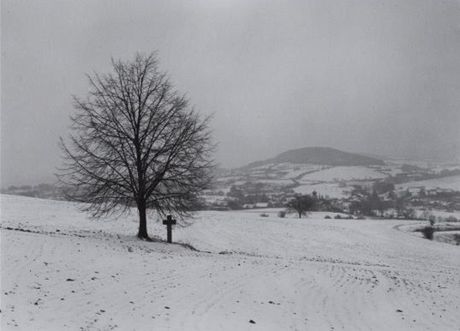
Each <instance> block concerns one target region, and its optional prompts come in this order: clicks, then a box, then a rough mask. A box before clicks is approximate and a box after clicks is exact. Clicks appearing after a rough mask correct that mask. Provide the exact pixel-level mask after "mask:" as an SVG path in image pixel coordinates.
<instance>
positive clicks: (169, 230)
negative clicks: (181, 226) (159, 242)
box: [163, 215, 176, 243]
mask: <svg viewBox="0 0 460 331" xmlns="http://www.w3.org/2000/svg"><path fill="white" fill-rule="evenodd" d="M163 224H164V225H166V231H167V236H168V243H172V226H173V225H174V224H176V220H174V219H173V218H172V216H171V215H168V216H166V219H165V220H163Z"/></svg>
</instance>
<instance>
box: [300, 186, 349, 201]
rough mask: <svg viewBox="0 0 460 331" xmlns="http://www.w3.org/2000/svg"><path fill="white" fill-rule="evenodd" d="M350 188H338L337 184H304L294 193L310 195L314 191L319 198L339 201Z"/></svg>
mask: <svg viewBox="0 0 460 331" xmlns="http://www.w3.org/2000/svg"><path fill="white" fill-rule="evenodd" d="M350 190H351V188H349V187H348V188H347V187H340V185H339V184H337V183H321V184H305V185H300V186H297V187H295V188H294V192H296V193H300V194H312V192H313V191H316V193H318V194H319V195H321V196H325V197H329V198H336V199H341V198H345V197H347V191H350Z"/></svg>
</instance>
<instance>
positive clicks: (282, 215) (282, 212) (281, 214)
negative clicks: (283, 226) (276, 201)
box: [278, 210, 286, 218]
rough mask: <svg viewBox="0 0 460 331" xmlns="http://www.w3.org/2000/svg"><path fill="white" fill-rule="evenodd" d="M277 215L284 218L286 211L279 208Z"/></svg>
mask: <svg viewBox="0 0 460 331" xmlns="http://www.w3.org/2000/svg"><path fill="white" fill-rule="evenodd" d="M278 217H280V218H285V217H286V211H284V210H280V211H279V212H278Z"/></svg>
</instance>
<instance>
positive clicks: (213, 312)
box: [1, 196, 460, 330]
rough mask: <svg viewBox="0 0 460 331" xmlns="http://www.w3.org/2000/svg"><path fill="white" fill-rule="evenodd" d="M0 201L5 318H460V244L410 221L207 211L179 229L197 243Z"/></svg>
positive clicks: (353, 323)
mask: <svg viewBox="0 0 460 331" xmlns="http://www.w3.org/2000/svg"><path fill="white" fill-rule="evenodd" d="M1 213H2V214H1V218H2V230H1V239H2V242H1V245H2V253H1V258H2V261H1V262H2V265H1V266H2V271H1V276H2V296H1V299H2V300H1V317H2V324H1V326H2V328H1V329H2V330H112V329H115V330H165V329H167V330H339V329H345V330H389V329H391V330H410V329H412V330H460V315H459V314H458V312H459V311H460V286H459V285H460V248H459V247H457V246H451V245H447V244H443V243H436V242H430V241H428V240H424V239H421V238H418V237H417V236H414V235H412V234H409V233H406V232H404V231H400V230H399V228H404V227H407V226H408V225H412V224H417V223H416V222H405V223H404V226H402V227H401V226H400V224H401V222H400V221H399V222H398V221H371V220H324V219H302V220H296V219H280V218H277V217H276V211H275V212H273V213H272V214H270V213H269V215H270V216H269V217H260V216H259V214H258V213H254V212H232V213H225V212H203V213H200V214H198V215H197V217H196V219H195V220H194V223H193V225H190V226H187V227H181V228H176V229H175V231H174V237H173V239H174V240H178V241H181V242H184V243H189V244H191V245H193V246H194V247H195V248H196V249H198V250H199V251H193V250H190V249H187V248H185V247H182V246H179V245H167V244H164V243H162V242H154V243H146V242H140V241H138V240H136V239H135V237H134V235H135V232H136V216H135V215H131V216H127V217H125V218H121V219H118V220H114V219H105V220H100V221H94V220H91V219H88V218H87V217H86V216H85V215H84V214H82V213H80V212H79V211H78V210H77V209H76V207H75V205H73V204H70V203H67V202H55V201H46V200H38V199H28V198H21V197H12V196H2V200H1ZM318 216H319V215H318ZM7 228H9V229H7ZM149 229H150V232H151V233H152V234H159V235H161V237H162V238H164V235H165V233H164V232H165V230H164V228H163V226H161V225H160V224H150V228H149ZM19 230H22V231H19ZM24 231H30V232H24ZM251 321H252V322H253V323H251Z"/></svg>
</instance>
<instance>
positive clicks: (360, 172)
mask: <svg viewBox="0 0 460 331" xmlns="http://www.w3.org/2000/svg"><path fill="white" fill-rule="evenodd" d="M385 177H386V175H385V174H383V173H381V172H379V171H376V170H374V169H371V168H367V167H333V168H330V169H325V170H320V171H316V172H313V173H310V174H306V175H305V176H303V177H302V178H301V181H325V182H330V181H334V180H359V179H377V178H385Z"/></svg>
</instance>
